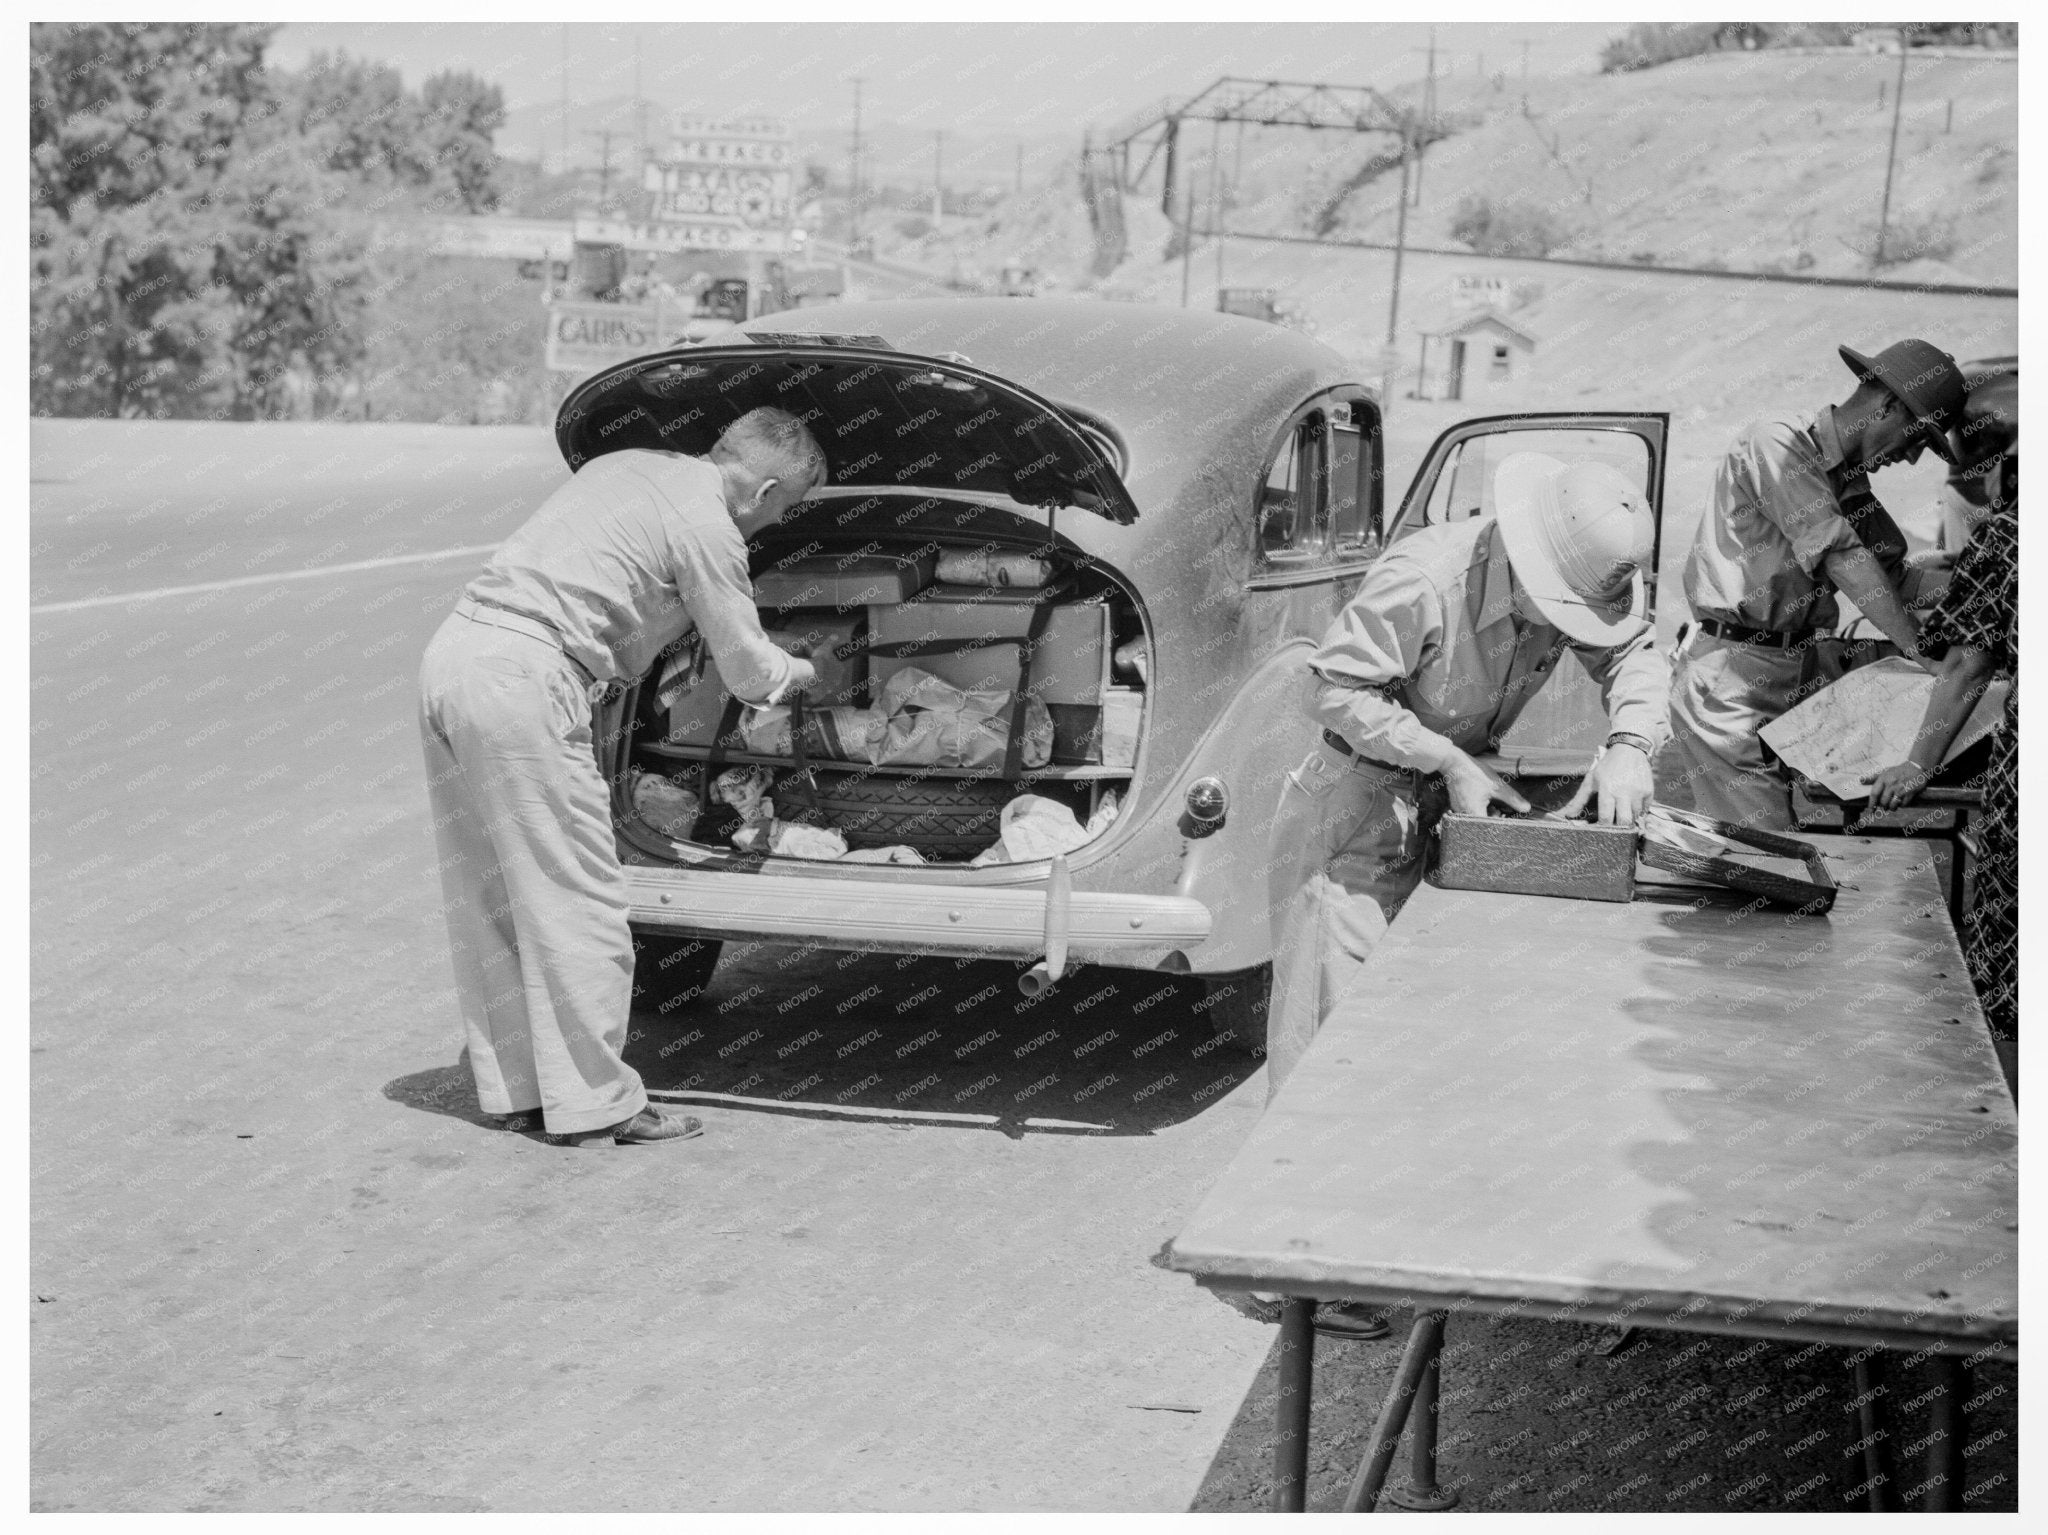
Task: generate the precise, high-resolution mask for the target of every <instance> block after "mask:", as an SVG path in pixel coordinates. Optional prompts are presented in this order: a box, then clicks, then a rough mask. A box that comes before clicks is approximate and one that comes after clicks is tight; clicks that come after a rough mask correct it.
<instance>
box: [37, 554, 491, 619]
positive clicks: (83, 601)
mask: <svg viewBox="0 0 2048 1535" xmlns="http://www.w3.org/2000/svg"><path fill="white" fill-rule="evenodd" d="M497 547H498V546H497V545H496V544H465V545H463V546H462V547H461V548H460V549H436V550H435V551H434V552H433V553H432V554H394V555H392V556H390V557H389V558H388V559H382V560H356V561H353V562H352V563H350V564H347V565H315V566H312V567H311V568H310V569H307V570H278V571H272V572H271V573H270V574H268V575H261V576H236V577H235V578H234V579H232V580H229V581H201V582H199V583H198V584H197V585H194V586H158V587H153V588H151V589H150V590H149V591H146V592H121V593H118V594H116V595H114V596H111V597H81V598H79V599H78V600H77V601H75V602H46V603H44V604H42V605H41V606H40V607H33V608H30V609H29V613H30V614H31V615H34V614H37V613H75V612H77V611H78V610H79V609H80V608H110V607H118V606H119V605H120V604H122V603H124V602H154V601H156V599H157V598H159V597H193V596H197V595H198V594H199V593H201V592H224V591H227V590H229V589H230V588H232V587H237V586H261V585H263V584H264V583H265V582H267V581H312V580H317V579H318V578H319V577H321V576H345V575H349V574H351V573H352V572H354V571H358V570H384V569H387V568H388V567H390V566H393V565H424V564H426V563H427V562H429V561H431V560H454V559H460V558H461V557H462V556H464V555H467V554H489V553H491V552H492V551H493V550H495V549H496V548H497Z"/></svg>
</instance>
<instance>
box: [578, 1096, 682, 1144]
mask: <svg viewBox="0 0 2048 1535" xmlns="http://www.w3.org/2000/svg"><path fill="white" fill-rule="evenodd" d="M703 1133H704V1121H703V1120H701V1119H699V1118H697V1117H696V1115H694V1114H671V1113H668V1112H667V1111H666V1110H663V1109H658V1108H656V1107H655V1106H654V1105H653V1104H651V1103H650V1104H648V1105H647V1107H646V1108H644V1109H642V1110H641V1111H640V1112H639V1113H637V1114H635V1115H634V1116H633V1117H632V1118H631V1119H622V1120H620V1121H619V1122H618V1123H617V1124H615V1125H607V1126H606V1127H605V1128H604V1129H602V1130H581V1131H578V1132H576V1133H575V1134H574V1135H571V1136H569V1137H568V1141H569V1144H570V1145H572V1146H586V1147H601V1146H613V1145H618V1146H653V1145H658V1144H660V1143H661V1142H663V1141H687V1140H690V1139H692V1138H694V1137H696V1136H699V1135H702V1134H703Z"/></svg>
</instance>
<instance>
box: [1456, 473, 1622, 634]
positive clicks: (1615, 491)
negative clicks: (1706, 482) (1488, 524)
mask: <svg viewBox="0 0 2048 1535" xmlns="http://www.w3.org/2000/svg"><path fill="white" fill-rule="evenodd" d="M1493 501H1494V508H1495V521H1496V522H1497V524H1498V526H1499V528H1500V536H1501V542H1502V543H1503V545H1505V546H1506V549H1507V555H1508V563H1509V564H1510V565H1511V566H1513V567H1514V572H1515V579H1516V580H1517V581H1519V582H1521V584H1522V589H1523V590H1524V591H1526V592H1527V593H1528V594H1529V597H1530V600H1531V601H1533V602H1534V603H1535V605H1536V610H1537V611H1538V612H1539V613H1541V614H1542V615H1543V617H1544V618H1545V619H1546V620H1547V621H1548V622H1550V623H1551V624H1553V625H1555V626H1556V627H1557V628H1559V629H1561V630H1563V631H1564V632H1565V633H1566V634H1567V635H1569V636H1570V637H1571V638H1572V639H1575V640H1579V641H1582V642H1584V643H1586V644H1589V645H1619V644H1621V643H1622V642H1623V641H1625V640H1630V639H1633V638H1635V636H1636V635H1637V634H1639V633H1640V632H1641V631H1642V629H1643V626H1644V625H1645V624H1647V623H1648V622H1649V618H1648V613H1647V607H1648V604H1647V602H1646V600H1645V598H1644V590H1643V566H1644V565H1645V564H1646V563H1647V562H1648V561H1649V559H1650V552H1651V550H1652V549H1654V548H1655V547H1656V526H1655V524H1654V522H1653V521H1652V520H1651V516H1650V507H1649V503H1648V502H1647V501H1646V500H1645V499H1644V498H1643V491H1642V487H1641V486H1640V485H1634V484H1631V483H1630V482H1629V479H1628V476H1627V475H1625V474H1623V473H1621V471H1620V470H1618V469H1616V468H1614V467H1613V466H1612V465H1610V464H1599V463H1591V462H1580V463H1571V464H1567V463H1564V462H1562V461H1561V460H1559V459H1555V458H1552V457H1550V456H1549V455H1548V454H1546V453H1510V454H1509V455H1508V456H1507V457H1506V458H1504V459H1502V460H1501V465H1500V468H1499V469H1498V470H1496V471H1495V473H1494V480H1493Z"/></svg>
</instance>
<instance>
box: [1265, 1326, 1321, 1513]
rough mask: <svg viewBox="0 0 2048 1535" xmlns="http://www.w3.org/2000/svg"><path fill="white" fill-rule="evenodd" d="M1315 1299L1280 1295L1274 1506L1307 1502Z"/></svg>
mask: <svg viewBox="0 0 2048 1535" xmlns="http://www.w3.org/2000/svg"><path fill="white" fill-rule="evenodd" d="M1315 1317H1316V1303H1315V1302H1314V1301H1312V1300H1302V1299H1298V1298H1296V1297H1295V1296H1291V1295H1289V1296H1283V1297H1282V1298H1281V1301H1280V1392H1279V1398H1278V1401H1277V1404H1276V1408H1275V1422H1274V1426H1273V1512H1274V1513H1276V1514H1298V1513H1301V1512H1302V1511H1303V1509H1304V1508H1306V1507H1307V1504H1308V1425H1309V1403H1310V1392H1311V1390H1312V1388H1313V1387H1314V1384H1315V1368H1316V1329H1315Z"/></svg>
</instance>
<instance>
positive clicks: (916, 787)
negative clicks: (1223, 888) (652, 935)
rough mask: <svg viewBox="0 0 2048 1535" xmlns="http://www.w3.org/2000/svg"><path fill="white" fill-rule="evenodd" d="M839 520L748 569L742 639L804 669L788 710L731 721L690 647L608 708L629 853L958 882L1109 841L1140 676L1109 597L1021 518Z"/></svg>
mask: <svg viewBox="0 0 2048 1535" xmlns="http://www.w3.org/2000/svg"><path fill="white" fill-rule="evenodd" d="M847 505H848V502H847V500H846V498H845V497H844V496H843V494H842V495H832V494H830V493H828V494H827V497H826V498H825V499H824V500H823V502H822V503H820V504H814V505H813V506H812V507H811V509H810V514H809V515H806V516H803V517H800V518H799V519H798V520H797V521H795V522H793V523H792V524H790V525H788V526H785V527H784V528H781V529H777V530H776V532H775V534H773V535H771V537H772V539H773V542H767V543H764V546H763V547H762V548H761V549H760V550H759V552H757V554H756V556H755V562H754V567H755V568H754V590H755V599H756V603H757V607H758V610H759V612H760V616H761V622H762V626H763V627H764V628H765V629H766V630H767V631H768V632H769V635H770V637H771V638H772V639H774V640H776V642H777V643H779V644H781V645H783V647H784V648H785V649H789V650H792V651H794V652H797V653H808V654H809V655H810V656H811V659H812V662H813V664H814V665H815V666H816V668H817V670H818V674H819V681H818V685H817V686H816V687H815V688H814V689H813V690H812V691H811V692H810V693H809V694H807V695H806V696H805V697H804V698H803V700H802V701H801V705H800V707H788V706H781V707H775V708H769V709H753V708H747V707H743V706H742V705H741V704H740V703H739V701H738V700H736V699H735V698H734V697H733V696H732V694H731V693H730V692H729V691H728V690H727V688H726V686H725V684H724V681H723V679H722V678H721V677H720V675H719V672H718V668H717V664H716V661H715V660H714V659H713V658H711V657H710V656H709V655H708V654H703V653H700V652H699V651H698V650H697V649H696V648H695V646H694V643H693V640H694V637H692V642H686V644H685V645H684V646H682V647H679V648H678V649H677V650H676V651H675V652H673V653H671V654H670V655H668V656H664V657H663V658H661V660H659V661H658V662H657V664H656V665H655V667H654V668H653V669H652V670H651V671H650V672H649V673H648V675H647V676H645V677H643V678H641V679H640V680H639V682H638V683H637V685H636V686H635V688H634V689H633V691H632V693H631V694H630V696H629V697H628V698H627V699H626V700H625V711H626V712H625V715H624V725H625V728H626V730H627V738H626V740H625V742H624V743H623V750H622V751H621V752H620V754H619V756H618V758H617V759H616V760H617V762H618V763H619V778H618V780H617V782H616V793H617V801H618V808H619V811H620V814H621V818H622V823H623V830H624V833H625V835H626V836H627V838H628V839H629V840H630V841H632V842H633V843H635V844H636V845H638V846H639V847H640V848H641V849H642V850H643V851H646V852H648V853H651V854H654V855H656V856H657V857H663V858H666V859H670V860H674V861H677V862H682V863H687V864H690V865H692V866H696V867H705V866H707V865H709V866H717V865H720V864H733V865H744V864H747V863H750V862H756V861H759V860H763V859H778V860H802V861H808V862H829V863H847V864H854V865H867V866H869V867H874V866H878V865H881V866H887V865H895V866H899V867H900V866H910V867H931V866H941V867H953V868H964V867H979V866H986V865H988V864H1004V863H1028V862H1036V861H1039V860H1042V859H1045V858H1049V857H1050V856H1052V854H1053V853H1055V852H1060V853H1070V852H1074V851H1076V850H1078V849H1079V848H1081V847H1083V846H1086V845H1087V844H1089V843H1091V842H1095V841H1097V840H1098V839H1100V838H1102V837H1105V836H1108V835H1109V834H1110V833H1111V831H1112V830H1113V828H1114V825H1115V820H1116V817H1117V814H1118V812H1119V811H1120V809H1121V808H1122V806H1123V805H1124V803H1125V802H1126V801H1127V799H1128V790H1129V787H1130V783H1131V781H1132V779H1133V777H1134V775H1135V772H1136V768H1137V763H1138V757H1139V748H1140V735H1141V730H1142V724H1143V719H1144V712H1145V701H1146V692H1145V680H1146V677H1147V676H1148V675H1149V674H1150V669H1151V668H1150V656H1149V652H1148V644H1149V641H1148V637H1147V635H1146V632H1145V629H1144V623H1143V616H1142V610H1141V608H1140V605H1139V604H1138V603H1137V601H1136V600H1135V599H1134V597H1133V596H1132V595H1131V592H1130V591H1129V590H1128V589H1127V588H1126V587H1125V585H1124V584H1123V583H1122V582H1121V581H1119V580H1118V579H1117V578H1116V577H1115V576H1114V575H1113V574H1112V573H1110V572H1109V571H1107V570H1106V569H1104V568H1103V567H1102V566H1101V565H1100V564H1099V563H1097V562H1095V561H1094V560H1092V559H1091V558H1090V557H1089V556H1088V555H1087V554H1086V553H1085V552H1083V551H1081V550H1080V549H1078V548H1077V547H1075V546H1074V545H1072V544H1071V543H1070V542H1067V541H1064V540H1058V539H1055V538H1054V537H1053V535H1052V533H1051V531H1050V530H1049V529H1048V527H1047V526H1046V524H1045V522H1044V521H1042V520H1040V519H1038V518H1035V517H1031V516H1026V515H1022V514H1021V512H1020V511H1011V510H1005V509H1001V508H998V507H994V506H991V505H989V504H987V503H986V502H984V501H979V500H966V499H963V500H961V501H959V502H946V501H943V500H940V499H938V498H934V497H932V496H929V495H917V496H911V495H905V494H902V493H900V492H899V493H898V494H897V495H895V496H868V497H865V498H863V500H862V503H861V505H860V506H859V508H858V509H857V510H858V512H859V515H847V514H846V513H845V508H846V506H847ZM828 529H829V530H830V531H829V532H828V531H827V530H828Z"/></svg>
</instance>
